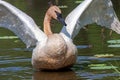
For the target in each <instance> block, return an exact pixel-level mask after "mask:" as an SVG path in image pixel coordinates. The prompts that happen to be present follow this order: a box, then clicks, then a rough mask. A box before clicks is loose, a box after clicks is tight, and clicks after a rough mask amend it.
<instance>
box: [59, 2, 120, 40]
mask: <svg viewBox="0 0 120 80" xmlns="http://www.w3.org/2000/svg"><path fill="white" fill-rule="evenodd" d="M65 21H66V24H67V26H65V27H63V29H62V31H61V33H63V34H65V35H66V36H67V37H69V38H72V39H73V38H74V37H75V36H76V35H77V34H78V33H79V31H80V29H81V28H83V27H84V26H86V25H88V24H92V23H96V24H98V25H100V26H103V27H106V28H109V29H112V30H114V31H115V32H117V33H118V34H120V21H119V20H118V18H117V16H116V14H115V11H114V9H113V5H112V2H111V0H84V1H83V2H82V3H81V4H80V5H78V6H77V7H76V8H75V9H74V10H73V11H72V12H71V13H70V14H69V15H68V16H67V17H66V19H65Z"/></svg>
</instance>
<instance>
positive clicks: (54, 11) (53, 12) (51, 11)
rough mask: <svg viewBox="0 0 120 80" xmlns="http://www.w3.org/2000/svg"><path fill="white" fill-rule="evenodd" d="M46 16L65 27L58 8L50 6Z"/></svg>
mask: <svg viewBox="0 0 120 80" xmlns="http://www.w3.org/2000/svg"><path fill="white" fill-rule="evenodd" d="M47 14H48V15H49V16H50V17H51V18H53V19H56V20H58V21H59V22H61V23H62V24H63V25H64V26H66V23H65V20H64V19H63V18H62V13H61V10H60V9H59V7H57V6H55V5H52V6H50V8H49V9H48V11H47Z"/></svg>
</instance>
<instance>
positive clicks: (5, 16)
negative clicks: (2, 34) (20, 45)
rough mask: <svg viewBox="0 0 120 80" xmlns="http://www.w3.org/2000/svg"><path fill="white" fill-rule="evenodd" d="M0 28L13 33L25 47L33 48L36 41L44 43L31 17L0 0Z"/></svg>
mask: <svg viewBox="0 0 120 80" xmlns="http://www.w3.org/2000/svg"><path fill="white" fill-rule="evenodd" d="M0 27H4V28H7V29H9V30H11V31H13V32H14V33H15V34H16V35H17V36H18V37H19V38H20V39H21V40H22V41H23V42H24V43H25V44H26V46H27V47H30V46H35V45H36V43H37V42H38V41H39V42H41V41H44V40H45V38H46V35H45V34H44V33H43V32H42V31H41V30H40V29H39V28H38V26H37V25H36V24H35V22H34V20H33V19H32V18H31V17H29V16H28V15H27V14H25V13H24V12H22V11H21V10H19V9H17V8H16V7H14V6H12V5H11V4H9V3H7V2H5V1H2V0H0Z"/></svg>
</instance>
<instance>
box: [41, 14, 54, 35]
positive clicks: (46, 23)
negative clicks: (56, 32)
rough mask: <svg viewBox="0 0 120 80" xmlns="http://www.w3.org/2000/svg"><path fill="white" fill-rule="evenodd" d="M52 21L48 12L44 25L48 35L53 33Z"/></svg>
mask: <svg viewBox="0 0 120 80" xmlns="http://www.w3.org/2000/svg"><path fill="white" fill-rule="evenodd" d="M50 21H51V17H50V16H49V15H48V14H46V15H45V18H44V23H43V25H44V33H45V34H46V35H47V36H48V35H51V34H53V33H52V31H51V26H50Z"/></svg>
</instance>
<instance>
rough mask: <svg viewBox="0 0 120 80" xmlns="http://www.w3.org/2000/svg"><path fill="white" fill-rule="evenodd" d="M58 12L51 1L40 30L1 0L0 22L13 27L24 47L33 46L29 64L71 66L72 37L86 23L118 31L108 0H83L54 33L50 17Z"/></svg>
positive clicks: (51, 67)
mask: <svg viewBox="0 0 120 80" xmlns="http://www.w3.org/2000/svg"><path fill="white" fill-rule="evenodd" d="M95 10H96V11H95ZM59 13H61V11H60V9H59V8H58V7H57V6H53V5H51V7H50V8H49V9H48V11H47V12H46V15H45V18H44V32H42V31H41V30H40V29H39V28H38V27H37V26H36V24H35V22H34V21H33V20H32V19H31V18H30V17H29V16H27V15H26V14H25V13H23V12H22V11H20V10H18V9H17V8H15V7H14V6H12V5H10V4H9V3H7V2H5V1H1V0H0V26H1V27H5V28H8V29H10V30H12V31H13V32H14V33H15V34H16V35H18V36H19V37H20V38H21V40H22V41H23V42H24V43H25V44H26V45H27V47H30V46H36V47H35V49H34V50H33V54H32V65H33V67H34V68H36V69H50V70H56V69H61V68H65V67H69V66H72V65H73V64H74V63H75V61H76V55H77V49H76V47H75V45H74V44H73V41H72V39H74V37H75V36H76V35H77V34H78V32H79V30H80V29H81V28H82V27H84V26H85V25H88V24H92V23H96V24H98V25H101V26H105V27H107V28H110V29H112V30H114V31H116V32H117V33H119V34H120V22H119V20H118V18H117V16H116V14H115V12H114V10H113V7H112V3H111V0H85V1H83V2H82V3H81V4H80V5H79V6H78V7H76V8H75V9H74V10H73V11H72V12H71V13H70V14H69V15H68V16H67V17H66V19H65V22H66V23H67V25H65V26H64V27H63V28H62V30H61V32H60V33H58V34H54V33H52V31H51V26H50V21H51V19H52V18H54V19H57V20H58V18H59V17H58V16H60V15H59ZM18 14H19V15H18ZM60 20H62V19H60ZM62 23H63V24H65V23H64V22H63V21H62Z"/></svg>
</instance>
